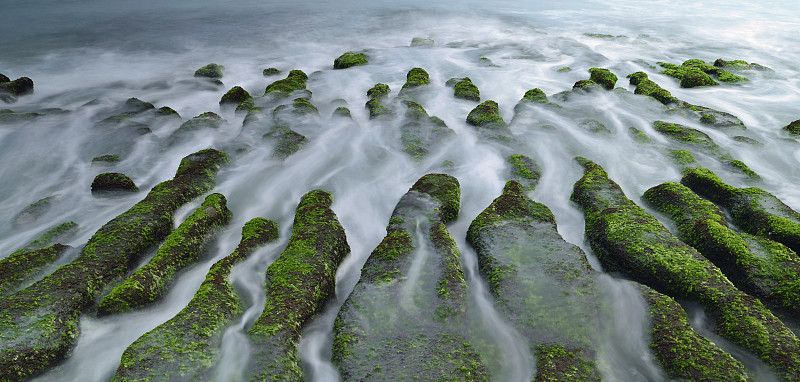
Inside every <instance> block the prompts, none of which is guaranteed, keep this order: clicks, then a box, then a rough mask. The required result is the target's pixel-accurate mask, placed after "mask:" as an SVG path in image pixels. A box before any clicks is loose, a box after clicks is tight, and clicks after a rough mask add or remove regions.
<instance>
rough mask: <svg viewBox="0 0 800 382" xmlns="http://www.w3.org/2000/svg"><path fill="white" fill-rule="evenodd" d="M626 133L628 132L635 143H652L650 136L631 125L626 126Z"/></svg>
mask: <svg viewBox="0 0 800 382" xmlns="http://www.w3.org/2000/svg"><path fill="white" fill-rule="evenodd" d="M628 134H630V136H631V138H633V140H634V141H636V142H637V143H640V144H643V145H646V144H650V143H653V140H652V139H650V137H648V136H647V134H646V133H645V132H644V131H641V130H639V129H637V128H635V127H633V126H631V127H628Z"/></svg>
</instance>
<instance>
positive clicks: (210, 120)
mask: <svg viewBox="0 0 800 382" xmlns="http://www.w3.org/2000/svg"><path fill="white" fill-rule="evenodd" d="M223 123H225V120H224V119H222V117H220V116H219V114H217V113H214V112H211V111H207V112H205V113H202V114H200V115H198V116H196V117H194V118H192V119H190V120H188V121H186V122H184V123H182V124H181V125H180V127H178V129H177V130H175V131H174V132H173V133H172V135H170V136H169V138H167V144H168V145H173V144H175V143H178V142H180V141H181V140H183V139H185V138H186V137H187V136H189V135H192V134H195V133H197V132H199V131H202V130H205V129H218V128H219V127H220V126H222V124H223Z"/></svg>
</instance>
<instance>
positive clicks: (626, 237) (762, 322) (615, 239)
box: [571, 161, 800, 380]
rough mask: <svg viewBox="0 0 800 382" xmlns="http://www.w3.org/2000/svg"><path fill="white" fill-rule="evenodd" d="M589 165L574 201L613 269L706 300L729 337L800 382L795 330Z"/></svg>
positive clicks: (596, 246) (718, 327) (590, 237)
mask: <svg viewBox="0 0 800 382" xmlns="http://www.w3.org/2000/svg"><path fill="white" fill-rule="evenodd" d="M583 166H584V168H585V172H584V176H583V177H582V178H581V179H580V180H579V181H578V182H576V183H575V186H574V188H573V193H572V196H571V200H573V201H575V202H576V203H578V205H579V206H580V207H581V208H583V210H584V214H585V217H586V219H585V220H586V237H587V239H588V241H589V244H590V245H591V246H592V249H593V250H594V253H595V254H596V255H597V258H598V259H599V260H600V262H601V263H602V264H603V266H604V268H605V269H606V270H608V271H611V272H620V273H621V274H623V275H625V276H626V277H629V278H631V279H633V280H635V281H637V282H640V283H642V284H645V285H648V286H650V287H652V288H653V289H655V290H657V291H659V292H661V293H664V294H667V295H669V296H671V297H674V298H684V299H691V300H694V301H697V302H699V303H700V304H701V305H702V306H703V307H704V309H705V311H706V312H707V313H708V314H709V315H710V316H711V318H712V319H713V320H714V322H716V327H715V330H716V332H717V333H719V334H720V335H721V336H722V337H724V338H726V339H727V340H729V341H731V342H733V343H735V344H737V345H739V346H741V347H743V348H745V349H747V350H748V351H750V352H752V353H753V354H755V355H756V356H757V357H759V358H760V359H762V360H764V361H765V362H766V363H767V364H769V365H771V366H772V367H773V368H775V370H776V371H777V373H778V374H779V375H781V376H782V377H783V378H786V379H790V380H791V379H796V378H800V341H798V339H797V337H796V336H795V335H794V334H793V333H792V332H791V330H789V329H788V328H787V327H785V326H784V325H783V323H781V321H780V320H778V319H777V318H776V317H775V316H774V315H773V314H772V313H771V312H770V311H769V310H767V309H766V308H765V307H764V306H763V305H762V304H761V302H759V301H758V300H756V299H754V298H753V297H751V296H749V295H746V294H744V293H742V292H741V291H739V290H738V289H736V288H735V287H734V286H733V284H731V282H730V281H728V279H727V278H726V277H725V276H724V275H723V274H722V272H721V271H720V269H719V268H717V267H716V266H715V265H713V264H712V263H711V262H709V261H708V260H707V259H705V258H704V257H703V256H701V255H700V254H699V253H698V252H697V251H696V250H695V249H694V248H692V247H690V246H688V245H687V244H685V243H683V242H682V241H680V240H678V239H677V238H676V237H674V236H672V234H671V233H670V232H669V231H668V230H667V229H666V228H665V227H664V226H663V225H662V224H661V223H660V222H658V220H656V218H655V217H653V216H652V215H649V214H647V213H646V212H645V211H644V210H643V209H642V208H641V207H639V206H637V205H636V204H634V203H633V202H632V201H630V200H629V199H628V198H627V197H626V196H625V194H624V193H623V192H622V190H621V189H620V187H619V186H618V185H617V184H616V183H614V182H613V181H612V180H610V179H608V175H607V174H606V172H605V170H603V169H602V167H600V166H599V165H597V164H594V163H593V162H590V161H583ZM696 170H697V169H695V170H693V171H696ZM690 174H691V172H690Z"/></svg>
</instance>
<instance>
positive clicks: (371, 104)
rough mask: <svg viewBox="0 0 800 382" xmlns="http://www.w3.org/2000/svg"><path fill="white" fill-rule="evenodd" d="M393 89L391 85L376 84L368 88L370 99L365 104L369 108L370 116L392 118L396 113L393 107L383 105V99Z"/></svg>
mask: <svg viewBox="0 0 800 382" xmlns="http://www.w3.org/2000/svg"><path fill="white" fill-rule="evenodd" d="M391 91H392V90H391V89H390V88H389V85H386V84H380V83H379V84H375V86H373V87H371V88H370V89H369V90H367V97H369V100H368V101H367V103H366V104H364V106H365V107H366V108H367V109H368V110H369V118H370V119H375V118H391V117H392V116H393V115H394V112H393V111H392V109H390V108H388V107H386V106H384V105H383V100H384V99H385V98H386V96H387V95H388V94H389V92H391Z"/></svg>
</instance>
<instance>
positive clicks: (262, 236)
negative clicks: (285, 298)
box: [112, 218, 278, 381]
mask: <svg viewBox="0 0 800 382" xmlns="http://www.w3.org/2000/svg"><path fill="white" fill-rule="evenodd" d="M277 238H278V225H277V224H276V223H275V222H272V221H270V220H267V219H263V218H255V219H252V220H250V221H248V222H247V223H245V225H244V227H243V228H242V239H241V241H240V242H239V245H238V246H237V247H236V249H235V250H234V251H233V253H231V254H230V255H228V256H226V257H224V258H223V259H222V260H219V261H217V262H216V263H215V264H214V265H213V266H212V267H211V269H210V270H209V271H208V274H207V275H206V278H205V280H204V281H203V283H202V284H200V289H198V290H197V292H196V293H195V294H194V297H193V298H192V300H191V301H189V304H188V305H186V307H185V308H183V310H181V311H180V313H178V314H177V315H176V316H175V317H173V318H172V319H170V320H169V321H167V322H165V323H163V324H161V325H159V326H158V327H156V328H155V329H153V330H151V331H149V332H147V333H145V334H144V335H143V336H141V337H139V339H137V340H136V341H134V342H133V344H131V345H130V346H128V348H127V349H125V352H124V353H123V354H122V361H121V362H120V365H119V367H118V368H117V372H116V375H115V376H114V378H113V379H112V381H131V380H147V381H196V380H208V379H209V378H210V375H209V372H210V370H211V369H212V367H213V366H214V365H215V364H216V362H217V360H218V359H219V356H220V349H219V346H220V343H221V342H222V335H223V334H224V332H225V329H226V328H227V327H228V326H229V325H230V324H231V322H232V321H233V319H234V318H235V317H236V316H238V315H240V314H241V313H242V312H243V306H242V300H241V298H240V297H239V296H238V295H237V293H236V290H235V288H234V286H233V285H232V284H231V280H230V274H231V270H232V269H233V266H234V265H236V264H237V263H239V262H241V261H243V260H244V259H246V258H247V257H248V256H250V254H252V253H253V252H254V251H255V250H256V248H258V247H259V246H261V245H264V244H266V243H268V242H270V241H273V240H275V239H277Z"/></svg>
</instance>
